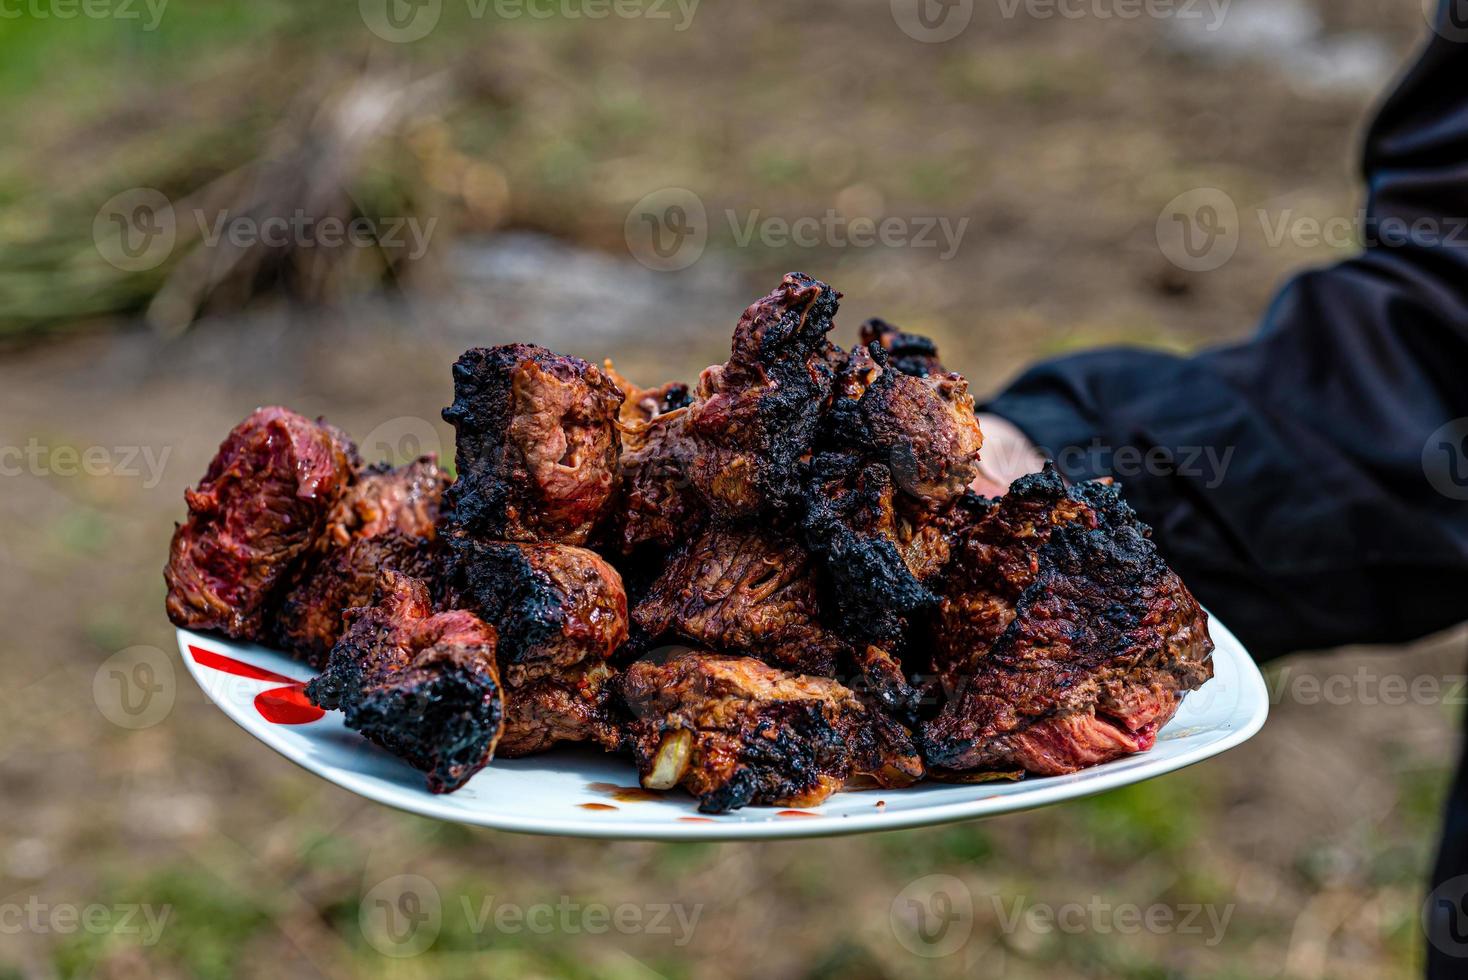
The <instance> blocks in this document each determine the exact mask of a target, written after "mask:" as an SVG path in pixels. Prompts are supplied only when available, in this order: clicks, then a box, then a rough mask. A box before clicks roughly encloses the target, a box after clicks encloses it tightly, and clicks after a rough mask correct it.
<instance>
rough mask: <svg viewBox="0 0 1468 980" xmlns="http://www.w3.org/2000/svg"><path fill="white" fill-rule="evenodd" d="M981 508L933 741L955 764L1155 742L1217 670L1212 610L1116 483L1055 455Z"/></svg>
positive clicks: (1102, 757) (1123, 751)
mask: <svg viewBox="0 0 1468 980" xmlns="http://www.w3.org/2000/svg"><path fill="white" fill-rule="evenodd" d="M976 509H977V510H978V511H980V512H981V514H982V516H980V517H978V519H977V521H976V523H975V525H974V526H973V527H972V529H971V530H970V531H969V532H968V533H966V534H965V536H964V540H963V543H962V545H961V546H960V548H959V549H958V552H957V554H956V556H955V558H954V560H953V563H952V565H951V566H950V568H949V570H948V572H947V573H946V580H947V585H948V591H947V592H946V598H945V601H944V604H943V607H942V610H941V612H940V615H939V618H938V623H937V626H936V631H935V632H936V635H935V656H936V661H937V662H936V666H937V667H938V670H939V672H940V674H941V676H942V677H943V679H944V681H945V682H946V686H948V688H949V689H950V690H952V691H953V693H952V695H951V697H950V699H949V701H948V703H947V704H946V705H945V706H944V707H943V710H942V712H941V714H940V715H939V716H938V717H937V718H936V719H935V720H933V721H932V722H931V723H929V724H928V725H927V726H925V728H924V730H923V732H922V736H921V742H922V745H923V749H924V755H925V758H926V759H927V762H928V764H929V765H931V766H935V767H941V768H943V769H949V770H975V769H984V770H1012V769H1024V770H1026V771H1028V772H1031V773H1035V774H1037V775H1045V776H1049V775H1060V774H1063V773H1068V772H1074V771H1076V770H1078V769H1082V768H1085V767H1087V766H1091V765H1096V764H1098V763H1101V762H1106V761H1109V760H1111V759H1115V758H1118V757H1120V756H1123V755H1128V754H1131V753H1134V752H1141V751H1145V750H1147V749H1149V748H1151V747H1152V745H1153V743H1154V741H1155V740H1156V736H1157V730H1158V729H1159V728H1161V727H1162V726H1163V725H1164V724H1166V723H1167V721H1168V720H1169V719H1170V718H1171V717H1172V715H1173V714H1174V712H1176V710H1177V708H1178V705H1179V704H1180V703H1181V700H1182V698H1183V696H1184V695H1185V694H1186V693H1187V692H1188V691H1191V690H1195V689H1196V688H1198V687H1199V686H1200V685H1202V684H1203V682H1204V681H1206V680H1207V679H1208V678H1209V677H1211V676H1212V673H1213V667H1212V660H1211V654H1212V650H1213V643H1212V641H1211V640H1210V639H1209V636H1208V623H1207V617H1206V616H1205V615H1204V614H1203V611H1202V609H1201V608H1200V607H1199V606H1198V603H1197V601H1196V600H1194V598H1193V596H1192V595H1191V593H1189V592H1188V590H1187V588H1185V587H1184V586H1183V584H1182V582H1181V581H1180V580H1179V579H1178V578H1177V576H1176V575H1175V574H1174V573H1173V572H1172V571H1171V569H1169V568H1168V567H1167V565H1166V564H1165V563H1164V562H1163V560H1162V559H1161V557H1160V556H1159V555H1158V554H1157V550H1156V548H1155V547H1154V546H1153V544H1152V542H1151V541H1150V540H1149V538H1148V537H1147V534H1148V530H1147V528H1146V526H1145V525H1143V524H1141V523H1140V522H1139V521H1137V519H1136V517H1135V515H1134V514H1133V513H1132V512H1131V509H1130V508H1128V507H1127V506H1126V504H1125V503H1124V502H1122V500H1121V496H1120V492H1119V491H1118V490H1117V489H1116V488H1115V487H1110V486H1103V485H1101V484H1095V483H1093V484H1085V485H1082V486H1079V487H1075V488H1070V489H1067V488H1066V487H1065V486H1064V485H1063V484H1062V482H1061V480H1060V477H1059V476H1058V474H1056V472H1055V470H1054V469H1053V467H1052V468H1050V469H1048V470H1047V471H1046V472H1045V473H1043V474H1037V475H1035V476H1031V477H1026V478H1024V479H1022V480H1019V481H1017V482H1016V483H1015V485H1014V487H1013V488H1012V489H1011V490H1010V492H1009V494H1008V495H1006V496H1005V497H1004V498H1003V499H1002V500H1000V501H999V502H998V504H996V505H990V506H988V507H987V512H984V511H985V510H986V508H985V507H984V506H983V505H976Z"/></svg>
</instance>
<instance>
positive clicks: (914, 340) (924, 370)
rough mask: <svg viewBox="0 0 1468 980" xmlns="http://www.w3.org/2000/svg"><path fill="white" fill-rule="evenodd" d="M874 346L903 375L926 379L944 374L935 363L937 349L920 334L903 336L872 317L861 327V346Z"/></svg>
mask: <svg viewBox="0 0 1468 980" xmlns="http://www.w3.org/2000/svg"><path fill="white" fill-rule="evenodd" d="M872 343H876V344H878V345H880V346H881V348H882V349H883V350H885V351H886V352H887V354H888V357H889V359H890V361H891V363H892V366H893V367H894V368H896V369H897V370H898V371H901V372H902V373H903V374H910V375H912V376H913V377H915V378H926V377H927V376H928V375H930V374H947V373H948V372H947V370H946V369H944V367H943V363H942V362H941V361H939V360H938V345H937V344H935V343H933V342H932V341H931V340H929V339H928V338H927V337H924V336H922V335H920V334H915V333H907V332H906V331H905V330H902V329H901V328H899V327H895V326H893V325H892V324H890V323H888V322H887V321H886V320H881V319H878V318H876V317H873V318H872V319H870V320H868V321H867V322H866V323H863V324H862V325H861V345H862V346H863V347H866V346H867V345H868V344H872Z"/></svg>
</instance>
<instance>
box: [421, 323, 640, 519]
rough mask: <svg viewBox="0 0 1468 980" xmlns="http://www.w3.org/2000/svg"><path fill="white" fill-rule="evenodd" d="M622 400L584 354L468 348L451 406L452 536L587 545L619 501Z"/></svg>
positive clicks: (529, 347)
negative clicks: (453, 448) (453, 447)
mask: <svg viewBox="0 0 1468 980" xmlns="http://www.w3.org/2000/svg"><path fill="white" fill-rule="evenodd" d="M621 403H622V393H621V392H620V391H618V390H617V386H616V385H615V384H613V383H612V381H611V379H610V378H608V377H607V376H606V375H605V374H603V373H602V372H601V371H600V370H599V369H597V368H595V367H592V366H591V365H590V364H587V363H586V362H585V361H583V360H581V359H580V358H576V357H565V356H562V355H560V354H556V353H554V352H553V351H549V350H546V349H545V348H544V347H537V346H535V345H533V344H509V345H506V346H503V347H493V348H482V347H481V348H475V349H473V350H470V351H467V352H465V354H464V355H463V356H462V357H460V358H459V360H458V362H457V363H455V364H454V403H453V404H452V405H450V406H449V407H448V408H446V409H444V412H443V417H444V419H445V420H447V421H448V422H450V423H452V425H453V426H454V430H455V431H456V432H457V434H458V442H457V448H456V451H455V456H454V458H455V461H456V464H457V468H458V474H459V479H458V482H457V483H455V484H454V485H453V486H452V487H450V488H449V490H448V493H447V494H446V495H445V498H444V501H445V508H444V515H443V520H442V522H441V523H442V525H443V531H444V533H445V536H446V537H449V538H455V537H460V536H469V537H476V538H481V539H486V540H488V539H494V540H508V541H543V542H551V543H558V544H575V545H579V544H585V543H586V541H587V540H588V539H589V538H590V537H591V534H592V532H593V530H595V528H596V527H597V525H599V524H601V523H602V522H603V521H604V520H605V519H606V518H607V516H608V515H609V514H610V512H611V509H612V507H613V502H614V501H613V498H614V496H615V493H616V474H617V455H618V453H619V451H620V446H621V444H620V441H619V440H618V438H617V411H618V408H619V407H620V405H621Z"/></svg>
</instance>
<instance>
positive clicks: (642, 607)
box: [632, 524, 844, 674]
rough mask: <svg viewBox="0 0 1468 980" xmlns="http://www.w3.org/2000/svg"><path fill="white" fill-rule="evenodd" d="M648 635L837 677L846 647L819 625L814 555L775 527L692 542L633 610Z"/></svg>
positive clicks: (710, 534)
mask: <svg viewBox="0 0 1468 980" xmlns="http://www.w3.org/2000/svg"><path fill="white" fill-rule="evenodd" d="M632 618H633V621H634V622H635V623H636V624H637V626H638V627H639V628H641V629H642V630H643V631H645V632H646V633H647V634H648V636H650V637H653V638H658V637H665V636H668V637H681V638H682V639H685V640H688V641H691V642H692V643H694V644H697V645H698V646H701V647H708V648H710V649H714V650H720V651H726V652H730V653H748V654H752V655H754V656H757V657H760V658H762V659H764V660H768V661H770V662H772V663H776V664H779V665H781V666H785V667H789V668H791V669H793V670H798V671H800V672H801V673H805V674H831V673H833V672H834V670H835V664H836V656H837V654H838V653H839V652H840V651H841V650H842V649H844V643H843V641H842V640H841V639H840V638H838V637H837V636H836V635H835V634H833V633H831V632H830V631H828V630H827V629H826V628H825V627H824V626H822V625H821V622H820V602H819V598H818V596H817V589H816V583H815V579H814V568H813V567H812V562H811V560H810V555H809V554H808V553H807V552H806V550H805V549H804V548H803V547H801V545H800V544H799V542H797V541H795V540H794V539H792V538H790V537H788V536H786V535H785V534H783V533H781V532H780V531H778V530H775V529H773V528H761V527H758V526H755V525H753V524H744V525H726V524H715V525H713V526H711V527H710V528H708V529H707V530H705V531H703V532H702V533H701V534H699V535H698V536H697V537H695V538H693V539H692V540H691V541H688V542H687V543H685V544H684V545H683V546H682V547H680V548H679V549H678V551H677V552H675V553H674V554H673V556H672V557H671V558H670V559H669V560H668V564H667V566H666V567H665V568H664V569H663V573H662V575H661V576H659V578H658V580H657V581H656V582H655V583H653V586H652V588H651V589H650V590H649V591H648V593H647V595H646V596H645V597H644V598H643V599H642V601H641V602H639V603H638V604H637V607H636V608H635V609H634V610H633V611H632Z"/></svg>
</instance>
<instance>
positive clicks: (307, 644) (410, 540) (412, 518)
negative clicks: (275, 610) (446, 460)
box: [277, 456, 449, 667]
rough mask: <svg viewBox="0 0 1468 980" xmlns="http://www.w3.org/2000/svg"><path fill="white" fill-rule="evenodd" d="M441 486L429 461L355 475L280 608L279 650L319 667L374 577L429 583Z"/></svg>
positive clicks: (433, 577)
mask: <svg viewBox="0 0 1468 980" xmlns="http://www.w3.org/2000/svg"><path fill="white" fill-rule="evenodd" d="M448 482H449V480H448V476H447V474H445V473H444V472H443V470H441V469H440V468H439V466H438V461H437V460H435V459H434V458H433V457H431V456H425V457H423V458H421V459H418V460H415V461H414V462H412V463H409V464H408V465H406V466H401V467H397V468H393V467H391V466H386V465H379V466H374V467H372V468H370V469H368V470H367V471H366V472H365V473H363V474H362V475H361V477H359V478H358V480H357V483H356V485H355V486H353V487H351V488H350V489H348V490H347V492H346V493H345V494H344V495H343V496H342V498H341V499H340V500H339V501H337V504H336V506H335V507H334V508H333V509H332V512H331V515H330V517H329V518H328V519H327V522H326V531H325V533H324V534H322V536H321V537H320V538H319V539H318V540H317V543H316V546H315V548H314V551H313V554H311V555H310V556H308V561H307V564H306V566H305V568H304V569H303V571H302V572H301V573H300V574H299V575H298V581H297V583H296V585H295V586H293V587H292V588H291V590H290V591H289V593H288V594H287V595H286V598H285V602H284V603H283V604H282V605H281V611H280V617H279V622H278V624H277V627H278V630H279V637H280V642H281V643H282V645H284V646H285V647H286V648H288V649H290V650H292V651H294V652H295V653H297V654H299V655H301V656H302V657H304V658H305V659H306V660H307V661H308V662H309V663H311V664H312V665H314V666H317V667H320V666H321V664H322V663H324V662H325V659H326V655H327V654H328V653H330V652H331V648H332V646H333V645H335V643H336V641H337V640H338V639H339V638H340V637H341V633H342V614H343V613H345V612H346V610H348V609H351V608H354V607H356V606H365V605H367V604H368V603H369V602H370V601H371V599H372V593H373V590H374V588H375V587H376V584H377V576H378V573H379V572H383V571H395V572H402V573H404V574H406V575H409V576H412V577H414V578H420V579H423V580H424V581H427V582H429V583H436V582H437V580H438V578H439V575H438V570H437V566H438V559H437V555H436V552H435V549H434V546H433V540H434V523H435V522H436V521H437V519H438V506H439V500H440V498H441V497H442V496H443V491H444V488H445V487H446V486H448Z"/></svg>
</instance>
